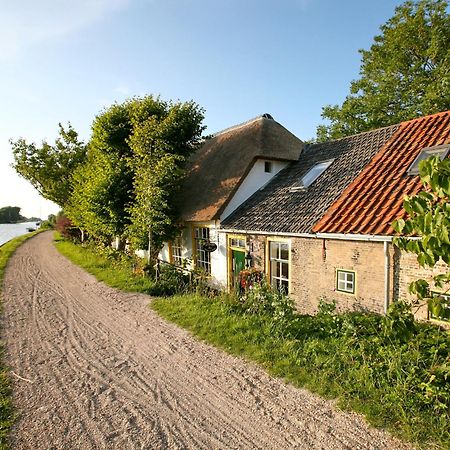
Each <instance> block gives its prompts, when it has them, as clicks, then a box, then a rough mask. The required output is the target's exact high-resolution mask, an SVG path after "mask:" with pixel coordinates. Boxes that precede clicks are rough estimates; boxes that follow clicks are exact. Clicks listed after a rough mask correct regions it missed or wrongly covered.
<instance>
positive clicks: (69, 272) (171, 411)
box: [1, 233, 408, 450]
mask: <svg viewBox="0 0 450 450" xmlns="http://www.w3.org/2000/svg"><path fill="white" fill-rule="evenodd" d="M51 241H52V236H51V233H43V234H40V235H37V236H36V237H34V238H33V239H31V240H29V241H27V242H26V243H25V244H24V245H22V246H21V247H20V248H19V249H18V250H17V252H16V254H15V255H14V256H13V258H12V259H11V261H10V264H9V266H8V269H7V272H6V275H5V279H4V290H3V292H4V311H3V315H2V319H1V325H2V338H3V339H4V340H5V343H6V362H7V364H8V365H9V366H10V367H11V369H12V370H13V371H14V372H15V373H16V374H18V375H20V376H22V377H24V378H26V379H28V380H31V381H32V382H26V381H23V380H20V379H18V378H15V377H14V378H13V379H12V382H13V389H14V403H15V405H16V406H17V409H18V412H19V413H20V417H19V419H18V421H17V423H16V425H15V427H14V429H13V432H12V437H11V447H12V448H14V449H160V448H161V449H166V448H167V449H229V448H230V449H231V448H233V449H234V448H236V449H288V448H297V449H373V450H375V449H380V450H381V449H407V448H408V446H407V445H405V444H402V443H400V442H399V441H397V440H395V439H393V438H391V437H390V436H389V435H387V434H386V433H384V432H381V431H378V430H374V429H371V428H369V427H368V426H367V425H366V424H365V422H364V420H363V419H362V418H361V417H359V416H358V415H356V414H349V413H344V412H342V411H339V410H338V409H336V408H335V407H334V404H333V402H329V401H325V400H322V399H320V398H318V397H317V396H315V395H313V394H311V393H309V392H307V391H305V390H301V389H296V388H294V387H292V386H289V385H286V384H284V383H283V382H282V381H280V380H276V379H272V378H271V377H269V376H268V375H267V374H265V373H264V371H262V370H261V369H259V368H257V367H255V366H254V365H252V364H249V363H246V362H244V361H242V360H241V359H239V358H234V357H231V356H229V355H227V354H225V353H224V352H222V351H220V350H217V349H214V348H212V347H210V346H208V345H206V344H204V343H202V342H199V341H197V340H195V339H194V338H193V337H192V336H190V335H189V333H187V332H186V331H184V330H181V329H179V328H178V327H176V326H175V325H173V324H170V323H167V322H165V321H164V320H162V319H161V318H160V317H159V316H157V315H156V313H154V312H153V311H152V310H151V309H150V308H149V307H148V304H149V301H150V298H149V297H147V296H144V295H139V294H129V293H122V292H119V291H116V290H114V289H110V288H108V287H106V286H105V285H103V284H102V283H99V282H97V281H96V280H95V279H94V278H93V277H92V276H90V275H89V274H87V273H85V272H84V271H82V270H81V269H79V268H77V267H75V266H74V265H72V264H71V263H70V262H69V261H68V260H67V259H66V258H64V257H63V256H61V255H60V254H59V253H58V252H57V251H56V249H55V248H54V247H53V245H52V242H51Z"/></svg>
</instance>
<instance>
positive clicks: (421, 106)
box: [317, 0, 450, 141]
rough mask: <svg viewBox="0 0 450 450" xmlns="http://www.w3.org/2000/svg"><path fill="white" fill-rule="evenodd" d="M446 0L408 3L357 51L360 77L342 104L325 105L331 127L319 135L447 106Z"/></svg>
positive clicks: (449, 41)
mask: <svg viewBox="0 0 450 450" xmlns="http://www.w3.org/2000/svg"><path fill="white" fill-rule="evenodd" d="M447 10H448V2H447V1H446V0H419V1H406V2H405V3H404V4H402V5H401V6H398V7H397V8H396V10H395V14H394V16H393V17H392V18H391V19H390V20H388V22H387V23H386V24H384V25H382V26H381V28H380V29H381V34H380V35H378V36H375V38H374V43H373V45H372V46H371V48H370V50H360V53H361V55H362V63H361V67H360V76H361V77H360V78H359V79H358V80H355V81H352V82H351V84H350V94H349V95H348V96H347V97H346V99H345V100H344V102H343V103H342V105H341V106H339V105H334V106H330V105H328V106H325V107H324V108H323V109H322V117H323V118H324V119H327V120H329V121H330V124H329V125H320V126H319V127H318V128H317V139H318V140H319V141H324V140H328V139H337V138H340V137H343V136H348V135H351V134H355V133H360V132H363V131H368V130H371V129H375V128H379V127H383V126H388V125H392V124H395V123H399V122H401V121H404V120H409V119H413V118H415V117H419V116H423V115H427V114H433V113H436V112H439V111H445V110H448V109H450V52H449V48H450V15H449V14H448V12H447Z"/></svg>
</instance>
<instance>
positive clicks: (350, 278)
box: [336, 269, 356, 294]
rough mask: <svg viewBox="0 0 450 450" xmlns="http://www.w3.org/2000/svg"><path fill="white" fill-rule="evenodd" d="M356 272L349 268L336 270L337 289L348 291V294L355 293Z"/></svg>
mask: <svg viewBox="0 0 450 450" xmlns="http://www.w3.org/2000/svg"><path fill="white" fill-rule="evenodd" d="M355 278H356V274H355V272H351V271H349V270H340V269H337V270H336V290H337V291H339V292H346V293H347V294H354V293H355Z"/></svg>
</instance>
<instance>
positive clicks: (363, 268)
mask: <svg viewBox="0 0 450 450" xmlns="http://www.w3.org/2000/svg"><path fill="white" fill-rule="evenodd" d="M267 238H268V236H262V235H251V236H249V242H250V250H251V254H252V256H253V265H254V267H256V268H258V269H261V270H263V271H264V272H266V273H267V272H268V268H267V267H266V264H267V262H266V255H265V252H266V245H267ZM270 238H271V239H274V240H276V237H275V236H271V237H270ZM282 239H286V237H283V238H282ZM289 241H290V249H291V252H290V258H291V261H290V263H291V264H290V296H291V298H292V299H293V300H294V301H295V304H296V307H297V309H298V310H299V311H300V312H302V313H306V314H313V313H315V312H317V305H318V303H319V299H320V298H324V299H327V300H328V301H331V300H335V301H336V305H337V308H338V310H340V311H343V310H368V311H374V312H378V313H383V311H384V249H383V243H382V242H365V241H343V240H331V239H315V238H298V237H292V238H289ZM390 253H391V254H392V255H393V251H392V249H390ZM336 269H345V270H351V271H354V272H355V273H356V291H355V294H354V295H353V294H347V293H341V292H338V291H337V290H336ZM392 273H393V271H392V270H391V278H392V279H391V284H390V285H391V286H393V275H392Z"/></svg>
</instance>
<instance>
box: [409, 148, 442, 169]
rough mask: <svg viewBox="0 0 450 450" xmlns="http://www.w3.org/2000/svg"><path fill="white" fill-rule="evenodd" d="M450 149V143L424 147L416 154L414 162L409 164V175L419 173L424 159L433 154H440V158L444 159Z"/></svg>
mask: <svg viewBox="0 0 450 450" xmlns="http://www.w3.org/2000/svg"><path fill="white" fill-rule="evenodd" d="M449 151H450V144H444V145H435V146H434V147H426V148H423V149H422V150H421V151H420V153H419V154H418V155H417V156H416V158H415V159H414V161H413V162H412V164H411V165H410V166H409V168H408V171H407V174H408V175H412V176H414V175H419V163H420V161H423V160H424V159H427V158H431V157H432V156H439V158H441V160H442V159H444V158H445V157H446V156H447V155H448V153H449Z"/></svg>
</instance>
